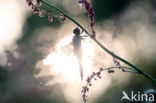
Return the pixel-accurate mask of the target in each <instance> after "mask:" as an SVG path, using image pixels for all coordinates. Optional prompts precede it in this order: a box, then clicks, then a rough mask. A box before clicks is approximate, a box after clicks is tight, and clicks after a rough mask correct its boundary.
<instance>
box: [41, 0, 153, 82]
mask: <svg viewBox="0 0 156 103" xmlns="http://www.w3.org/2000/svg"><path fill="white" fill-rule="evenodd" d="M40 2H42V3H43V4H45V5H47V6H49V7H51V8H53V9H55V10H57V11H58V12H59V13H61V14H63V15H64V16H65V17H66V18H68V19H69V20H70V21H72V22H73V23H75V24H76V25H77V26H78V27H80V28H81V29H82V30H83V31H84V32H85V33H86V34H87V35H88V36H89V37H90V38H91V39H92V40H93V41H94V42H95V43H96V44H97V45H98V46H100V47H101V48H102V49H103V50H104V51H105V52H107V53H108V54H110V55H111V56H112V57H113V58H116V59H118V60H119V61H121V62H123V63H125V64H127V65H128V66H130V67H131V68H133V69H134V70H136V71H137V72H138V73H139V74H141V75H143V76H145V77H146V78H148V79H150V80H152V81H153V82H154V83H156V78H154V77H152V76H150V75H149V74H147V73H146V72H144V71H142V70H141V69H140V68H139V67H137V66H135V65H134V64H132V63H130V62H128V61H127V60H125V59H123V58H121V57H120V56H118V55H116V54H115V53H113V52H112V51H110V50H109V49H107V48H106V47H105V46H104V45H103V44H102V43H101V42H99V41H98V40H97V39H96V38H95V37H94V36H93V35H92V33H90V32H88V31H87V30H86V29H85V28H84V27H83V26H82V25H81V24H80V23H79V22H78V21H76V20H75V19H74V18H72V17H71V16H70V15H68V14H67V13H65V12H64V11H62V10H61V9H59V8H58V7H57V6H55V5H53V4H50V3H49V2H47V1H45V0H40Z"/></svg>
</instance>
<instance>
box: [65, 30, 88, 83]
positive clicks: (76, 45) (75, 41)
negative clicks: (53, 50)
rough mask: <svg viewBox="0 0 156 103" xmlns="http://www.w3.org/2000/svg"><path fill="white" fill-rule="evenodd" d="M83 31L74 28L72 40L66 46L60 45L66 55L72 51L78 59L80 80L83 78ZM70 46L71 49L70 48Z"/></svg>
mask: <svg viewBox="0 0 156 103" xmlns="http://www.w3.org/2000/svg"><path fill="white" fill-rule="evenodd" d="M82 33H83V31H80V29H79V28H75V29H74V30H73V34H74V36H73V37H72V41H71V42H70V43H69V44H67V45H66V46H64V47H62V50H63V51H65V52H66V54H67V55H70V54H71V53H73V54H74V55H75V57H76V58H77V61H78V66H79V71H80V77H81V81H82V80H83V63H82V48H81V47H82V43H81V41H82V40H83V39H84V38H85V37H87V36H85V35H83V36H82V35H81V34H82ZM71 47H72V50H71Z"/></svg>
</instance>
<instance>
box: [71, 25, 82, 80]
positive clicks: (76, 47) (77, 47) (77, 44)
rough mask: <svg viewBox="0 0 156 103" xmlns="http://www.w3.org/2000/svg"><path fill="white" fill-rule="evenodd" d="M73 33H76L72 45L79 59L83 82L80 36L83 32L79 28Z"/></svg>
mask: <svg viewBox="0 0 156 103" xmlns="http://www.w3.org/2000/svg"><path fill="white" fill-rule="evenodd" d="M73 33H74V36H73V38H72V44H73V47H74V49H73V52H74V55H75V56H76V57H77V60H78V64H79V69H80V76H81V80H83V65H82V51H81V40H82V36H80V34H81V31H80V29H79V28H75V29H74V30H73Z"/></svg>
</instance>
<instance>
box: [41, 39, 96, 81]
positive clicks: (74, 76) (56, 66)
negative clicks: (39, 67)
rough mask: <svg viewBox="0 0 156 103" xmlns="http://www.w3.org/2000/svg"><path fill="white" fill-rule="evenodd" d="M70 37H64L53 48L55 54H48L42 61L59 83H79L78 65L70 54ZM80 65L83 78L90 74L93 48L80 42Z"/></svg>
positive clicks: (89, 44) (71, 53)
mask: <svg viewBox="0 0 156 103" xmlns="http://www.w3.org/2000/svg"><path fill="white" fill-rule="evenodd" d="M71 38H72V37H65V38H63V39H62V40H60V42H58V44H57V45H56V47H55V52H52V53H51V54H49V55H48V56H47V57H46V58H45V59H44V60H43V64H44V65H49V66H50V70H51V74H52V75H54V76H55V77H56V78H57V79H58V81H61V82H75V81H80V73H79V65H78V61H77V58H76V57H75V56H74V54H73V52H72V49H73V47H72V45H70V44H71ZM82 54H83V56H82V63H83V64H82V65H83V70H84V78H86V77H87V75H89V74H90V73H91V72H92V69H91V67H92V64H93V61H92V60H93V57H94V52H93V46H92V44H91V43H86V42H83V41H82Z"/></svg>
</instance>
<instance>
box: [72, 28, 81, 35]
mask: <svg viewBox="0 0 156 103" xmlns="http://www.w3.org/2000/svg"><path fill="white" fill-rule="evenodd" d="M73 33H74V34H75V35H76V36H80V34H81V33H80V29H79V28H74V30H73Z"/></svg>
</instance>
